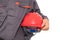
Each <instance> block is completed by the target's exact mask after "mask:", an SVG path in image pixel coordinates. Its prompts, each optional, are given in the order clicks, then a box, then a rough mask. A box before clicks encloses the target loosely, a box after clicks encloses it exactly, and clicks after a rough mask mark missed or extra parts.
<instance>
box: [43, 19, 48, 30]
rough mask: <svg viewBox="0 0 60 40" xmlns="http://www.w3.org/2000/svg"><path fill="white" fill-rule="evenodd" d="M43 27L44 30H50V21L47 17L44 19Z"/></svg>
mask: <svg viewBox="0 0 60 40" xmlns="http://www.w3.org/2000/svg"><path fill="white" fill-rule="evenodd" d="M42 26H43V28H42V30H48V29H49V21H48V20H47V19H43V24H42Z"/></svg>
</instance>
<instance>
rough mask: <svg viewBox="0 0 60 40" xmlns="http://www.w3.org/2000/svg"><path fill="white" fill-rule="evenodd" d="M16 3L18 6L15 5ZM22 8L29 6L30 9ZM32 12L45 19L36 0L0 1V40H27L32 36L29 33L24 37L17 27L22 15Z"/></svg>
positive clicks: (21, 30) (19, 27)
mask: <svg viewBox="0 0 60 40" xmlns="http://www.w3.org/2000/svg"><path fill="white" fill-rule="evenodd" d="M16 2H20V4H19V5H16ZM23 6H31V8H24V7H23ZM32 10H35V11H36V12H38V13H40V15H42V17H43V18H45V16H44V15H43V14H42V13H41V12H40V9H39V7H38V5H37V2H36V0H0V40H29V39H30V37H31V36H32V35H33V34H32V33H30V34H29V35H28V36H27V37H25V36H24V34H25V32H24V31H23V29H22V28H21V26H19V25H20V24H21V22H22V19H23V17H24V15H26V13H28V12H30V11H32Z"/></svg>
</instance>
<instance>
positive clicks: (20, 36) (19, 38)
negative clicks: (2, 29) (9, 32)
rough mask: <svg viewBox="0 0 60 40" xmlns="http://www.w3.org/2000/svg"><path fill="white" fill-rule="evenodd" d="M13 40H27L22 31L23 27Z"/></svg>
mask: <svg viewBox="0 0 60 40" xmlns="http://www.w3.org/2000/svg"><path fill="white" fill-rule="evenodd" d="M13 40H25V37H24V32H23V30H22V29H21V27H19V29H18V30H17V32H16V35H15V37H14V39H13Z"/></svg>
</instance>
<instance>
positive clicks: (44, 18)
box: [32, 0, 49, 30]
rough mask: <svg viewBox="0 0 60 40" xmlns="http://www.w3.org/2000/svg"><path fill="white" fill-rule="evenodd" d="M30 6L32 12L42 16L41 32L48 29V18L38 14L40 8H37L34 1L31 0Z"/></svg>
mask: <svg viewBox="0 0 60 40" xmlns="http://www.w3.org/2000/svg"><path fill="white" fill-rule="evenodd" d="M32 6H33V7H32V9H33V10H34V11H36V12H38V13H39V14H40V15H41V16H42V18H43V24H42V26H43V28H42V30H48V29H49V20H48V17H47V16H45V15H43V14H42V13H41V12H40V8H39V6H38V4H37V2H36V0H33V4H32Z"/></svg>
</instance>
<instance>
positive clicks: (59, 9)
mask: <svg viewBox="0 0 60 40" xmlns="http://www.w3.org/2000/svg"><path fill="white" fill-rule="evenodd" d="M37 3H38V5H39V7H40V10H41V12H42V13H43V14H44V15H46V16H48V18H49V23H50V25H49V30H48V31H41V32H40V33H38V34H36V35H35V36H33V37H32V38H31V40H60V0H37Z"/></svg>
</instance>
